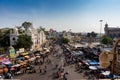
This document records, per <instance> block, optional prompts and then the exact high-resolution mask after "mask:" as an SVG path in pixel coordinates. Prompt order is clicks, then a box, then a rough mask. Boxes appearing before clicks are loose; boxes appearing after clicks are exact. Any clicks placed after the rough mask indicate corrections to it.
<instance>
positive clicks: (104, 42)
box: [101, 36, 113, 44]
mask: <svg viewBox="0 0 120 80" xmlns="http://www.w3.org/2000/svg"><path fill="white" fill-rule="evenodd" d="M101 42H102V43H103V44H112V42H113V41H112V38H110V37H107V36H103V38H102V40H101Z"/></svg>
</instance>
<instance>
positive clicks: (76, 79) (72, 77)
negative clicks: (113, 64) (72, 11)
mask: <svg viewBox="0 0 120 80" xmlns="http://www.w3.org/2000/svg"><path fill="white" fill-rule="evenodd" d="M56 50H58V53H56V54H61V53H62V52H63V50H62V49H61V48H60V46H58V45H56ZM50 59H51V60H52V64H48V65H47V73H46V74H41V73H39V70H37V72H36V73H33V74H21V75H19V76H16V77H14V78H15V79H20V80H53V79H52V74H53V72H55V71H56V70H55V69H53V68H54V67H55V64H62V62H63V61H64V57H61V58H57V57H55V56H53V55H51V56H50ZM37 67H38V66H36V68H37ZM64 69H65V72H69V74H68V80H82V79H86V78H85V77H83V74H82V73H77V72H75V71H74V65H70V66H66V67H64Z"/></svg>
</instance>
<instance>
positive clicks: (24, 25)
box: [22, 21, 32, 30]
mask: <svg viewBox="0 0 120 80" xmlns="http://www.w3.org/2000/svg"><path fill="white" fill-rule="evenodd" d="M22 26H23V27H24V28H25V30H27V29H28V28H29V27H30V26H32V23H31V22H26V21H25V22H24V23H22Z"/></svg>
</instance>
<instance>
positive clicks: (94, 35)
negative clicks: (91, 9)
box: [87, 31, 97, 37]
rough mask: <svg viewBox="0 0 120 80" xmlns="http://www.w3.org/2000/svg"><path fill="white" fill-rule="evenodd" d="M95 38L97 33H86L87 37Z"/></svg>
mask: <svg viewBox="0 0 120 80" xmlns="http://www.w3.org/2000/svg"><path fill="white" fill-rule="evenodd" d="M90 36H91V37H96V36H97V33H95V32H94V31H92V32H91V33H87V37H90Z"/></svg>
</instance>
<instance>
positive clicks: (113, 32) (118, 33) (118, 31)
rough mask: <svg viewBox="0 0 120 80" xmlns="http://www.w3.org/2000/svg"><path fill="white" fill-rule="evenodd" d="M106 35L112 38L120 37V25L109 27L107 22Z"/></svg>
mask: <svg viewBox="0 0 120 80" xmlns="http://www.w3.org/2000/svg"><path fill="white" fill-rule="evenodd" d="M104 30H105V35H106V36H108V37H111V38H112V39H115V38H118V37H120V28H119V27H109V26H108V24H107V23H106V24H105V28H104Z"/></svg>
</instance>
